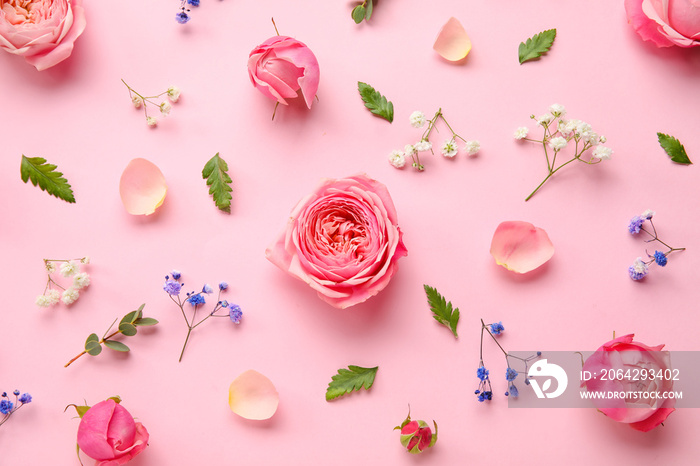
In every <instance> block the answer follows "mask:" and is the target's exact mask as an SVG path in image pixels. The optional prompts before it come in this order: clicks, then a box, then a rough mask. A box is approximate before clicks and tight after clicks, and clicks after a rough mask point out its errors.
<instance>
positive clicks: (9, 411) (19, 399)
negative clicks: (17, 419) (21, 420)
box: [0, 390, 32, 426]
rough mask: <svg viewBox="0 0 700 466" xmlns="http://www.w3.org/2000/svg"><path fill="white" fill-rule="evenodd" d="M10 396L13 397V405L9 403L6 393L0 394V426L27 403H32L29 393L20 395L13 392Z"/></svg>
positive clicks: (17, 392)
mask: <svg viewBox="0 0 700 466" xmlns="http://www.w3.org/2000/svg"><path fill="white" fill-rule="evenodd" d="M12 394H13V395H14V396H15V401H14V403H13V402H12V401H10V397H9V396H8V395H7V392H2V397H0V414H2V415H3V416H2V419H0V426H1V425H3V424H4V423H6V422H7V421H8V420H9V419H10V416H12V415H13V414H14V413H15V411H17V410H18V409H19V408H21V407H22V406H24V405H26V404H27V403H31V402H32V396H31V395H30V394H29V393H22V394H21V395H20V394H19V390H15V391H14V392H12Z"/></svg>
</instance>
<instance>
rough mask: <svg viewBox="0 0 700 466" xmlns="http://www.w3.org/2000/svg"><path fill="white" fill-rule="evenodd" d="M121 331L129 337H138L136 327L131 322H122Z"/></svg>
mask: <svg viewBox="0 0 700 466" xmlns="http://www.w3.org/2000/svg"><path fill="white" fill-rule="evenodd" d="M119 331H120V332H122V333H123V334H124V335H126V336H127V337H133V336H134V335H136V327H135V326H134V324H132V323H130V322H122V323H121V324H119Z"/></svg>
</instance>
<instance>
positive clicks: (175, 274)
mask: <svg viewBox="0 0 700 466" xmlns="http://www.w3.org/2000/svg"><path fill="white" fill-rule="evenodd" d="M170 274H171V275H172V276H173V280H179V279H180V277H181V276H182V274H181V273H180V271H179V270H173V271H172V272H170Z"/></svg>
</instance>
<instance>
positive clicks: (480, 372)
mask: <svg viewBox="0 0 700 466" xmlns="http://www.w3.org/2000/svg"><path fill="white" fill-rule="evenodd" d="M476 376H477V377H479V380H486V379H488V378H489V371H488V370H487V369H486V368H485V367H484V366H479V368H478V369H477V370H476Z"/></svg>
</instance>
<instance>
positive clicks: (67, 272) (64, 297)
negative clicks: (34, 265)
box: [35, 256, 90, 307]
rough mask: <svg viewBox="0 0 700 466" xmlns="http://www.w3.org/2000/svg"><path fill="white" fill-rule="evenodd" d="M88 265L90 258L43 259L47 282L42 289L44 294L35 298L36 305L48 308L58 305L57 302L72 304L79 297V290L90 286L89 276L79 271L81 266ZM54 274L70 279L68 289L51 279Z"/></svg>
mask: <svg viewBox="0 0 700 466" xmlns="http://www.w3.org/2000/svg"><path fill="white" fill-rule="evenodd" d="M89 263H90V257H88V256H85V257H83V258H82V259H73V260H63V259H61V260H50V259H44V265H45V266H46V272H47V275H48V280H47V282H46V288H44V293H43V294H41V295H39V296H37V298H36V301H35V302H36V305H37V306H40V307H50V306H53V305H55V304H58V302H59V301H63V303H64V304H66V305H68V304H73V303H74V302H75V301H76V300H77V299H78V298H79V297H80V290H82V289H83V288H86V287H87V286H88V285H90V275H88V273H87V272H83V271H81V270H80V267H81V265H83V264H89ZM58 264H60V265H58ZM57 265H58V269H57ZM56 272H58V273H59V274H60V275H61V276H63V277H65V278H71V279H72V283H71V285H70V286H69V287H68V288H64V287H63V286H61V285H60V284H59V283H57V282H56V281H55V280H54V279H53V277H52V275H53V274H54V273H56ZM53 286H57V287H58V288H61V289H62V290H63V292H60V291H58V290H57V289H55V288H53Z"/></svg>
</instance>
